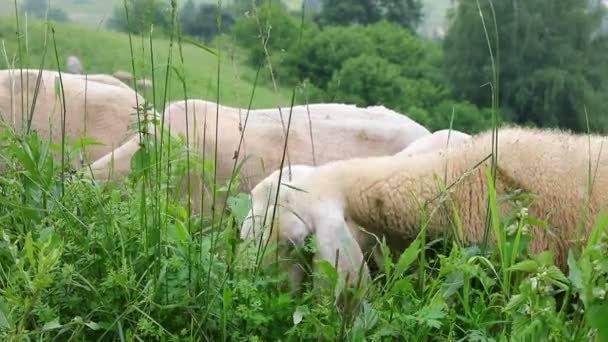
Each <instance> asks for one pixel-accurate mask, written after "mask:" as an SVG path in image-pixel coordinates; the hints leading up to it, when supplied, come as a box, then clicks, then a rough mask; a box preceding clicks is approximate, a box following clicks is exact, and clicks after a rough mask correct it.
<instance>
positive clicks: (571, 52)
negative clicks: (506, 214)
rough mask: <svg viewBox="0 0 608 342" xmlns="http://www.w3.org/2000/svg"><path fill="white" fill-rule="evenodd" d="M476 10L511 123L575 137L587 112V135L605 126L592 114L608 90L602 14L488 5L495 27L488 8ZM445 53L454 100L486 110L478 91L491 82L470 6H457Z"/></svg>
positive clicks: (572, 5) (561, 7) (559, 5)
mask: <svg viewBox="0 0 608 342" xmlns="http://www.w3.org/2000/svg"><path fill="white" fill-rule="evenodd" d="M480 4H481V12H482V13H483V15H484V20H485V26H486V27H487V28H488V30H489V32H488V33H489V38H490V46H492V48H493V50H494V54H495V56H496V57H497V62H498V63H497V65H498V67H499V68H498V71H499V80H500V83H499V100H500V103H501V105H502V106H506V107H508V108H509V109H510V110H512V111H513V112H514V113H515V118H514V119H515V120H516V121H517V122H520V123H524V122H532V123H534V124H536V125H539V126H560V127H566V128H570V129H574V130H579V131H580V130H585V129H586V120H585V108H586V109H587V110H588V111H589V113H590V114H591V116H592V119H594V121H593V123H594V125H593V127H592V129H600V128H602V127H599V126H600V125H603V123H602V122H603V121H604V119H603V118H602V117H598V116H597V115H598V114H599V112H600V110H601V109H602V104H605V103H606V99H605V98H606V90H607V89H608V88H607V80H608V60H607V59H606V58H605V56H606V55H608V40H607V37H606V35H605V34H603V33H601V32H600V27H601V26H600V25H601V20H602V13H603V11H602V10H601V9H600V8H599V7H593V6H589V5H588V3H587V2H586V1H570V0H553V1H544V0H528V1H516V0H511V1H494V2H493V6H494V11H495V17H496V22H495V21H494V18H493V16H492V15H491V13H492V12H491V8H490V7H489V5H488V4H487V2H480ZM495 26H496V27H497V28H498V41H496V37H495V34H494V27H495ZM497 43H498V46H499V50H498V51H499V53H497V51H496V50H495V49H494V48H495V46H496V44H497ZM444 52H445V66H446V74H447V77H448V78H449V80H450V83H451V84H452V87H453V90H454V92H455V94H456V95H457V96H458V97H459V98H461V99H465V100H469V101H471V102H472V103H474V104H476V105H478V106H480V107H481V106H488V105H490V103H491V90H490V88H489V87H483V85H484V84H487V83H488V82H490V81H491V80H492V70H491V61H490V56H489V53H488V42H487V40H486V36H485V34H484V29H483V26H482V22H481V20H480V17H479V9H478V8H477V2H476V1H473V0H463V1H460V2H459V5H458V7H457V8H456V11H455V15H454V17H453V21H452V24H451V27H450V29H449V31H448V35H447V36H446V39H445V42H444Z"/></svg>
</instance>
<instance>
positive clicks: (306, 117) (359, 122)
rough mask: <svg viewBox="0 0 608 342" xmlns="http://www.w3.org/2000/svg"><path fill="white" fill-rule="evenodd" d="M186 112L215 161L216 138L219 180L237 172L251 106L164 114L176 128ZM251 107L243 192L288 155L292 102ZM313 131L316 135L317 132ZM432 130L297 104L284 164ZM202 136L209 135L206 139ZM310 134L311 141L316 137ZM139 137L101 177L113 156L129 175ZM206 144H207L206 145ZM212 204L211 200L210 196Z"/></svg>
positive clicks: (191, 107)
mask: <svg viewBox="0 0 608 342" xmlns="http://www.w3.org/2000/svg"><path fill="white" fill-rule="evenodd" d="M218 110H219V122H218V136H217V137H216V134H215V126H216V113H217V111H218ZM186 111H187V113H188V125H189V137H190V144H191V145H192V146H193V151H197V154H198V156H201V155H202V154H203V153H204V154H205V158H206V159H212V158H213V153H214V151H215V150H214V149H215V144H216V142H217V150H218V155H217V167H216V169H217V182H218V183H219V184H225V183H226V182H227V181H228V180H229V178H230V175H231V172H232V168H233V165H234V155H235V153H236V151H237V149H238V145H239V141H240V138H241V131H240V129H239V128H240V127H244V125H245V119H246V116H247V111H246V110H243V109H239V108H232V107H227V106H221V105H220V106H219V108H218V106H217V105H216V104H215V103H213V102H209V101H203V100H188V107H187V110H186V105H185V102H184V101H179V102H175V103H173V104H171V105H170V106H169V107H168V108H167V109H166V110H165V118H166V120H167V122H168V123H169V124H170V125H171V131H172V132H173V133H178V134H185V133H186ZM281 112H282V115H283V120H281V116H280V112H279V110H278V109H259V110H253V111H250V114H249V118H248V119H247V126H246V129H245V134H244V140H243V145H242V147H241V151H240V154H239V162H240V161H242V160H243V159H244V158H245V157H246V156H249V155H251V158H249V159H248V160H247V161H246V163H245V165H244V167H243V168H242V169H241V173H240V176H239V177H240V190H241V191H249V190H251V189H252V188H253V186H254V185H255V184H257V183H259V182H260V181H261V180H262V179H264V177H266V176H267V175H268V174H270V173H271V172H272V171H274V170H276V169H278V168H279V167H280V164H281V158H282V155H283V146H284V141H285V135H284V132H285V130H284V127H285V129H286V127H287V123H288V119H289V113H290V109H289V108H281ZM311 130H312V134H311ZM426 135H430V132H429V131H428V130H427V129H426V128H424V127H422V126H421V125H419V124H417V123H415V122H414V121H412V120H411V119H409V118H407V117H406V116H404V115H401V114H399V113H396V112H393V111H390V110H388V109H386V108H384V107H380V106H377V107H370V110H369V111H368V110H367V109H366V108H357V107H355V106H349V105H340V104H315V105H309V106H308V108H307V106H296V107H294V108H293V110H292V121H291V126H290V131H289V144H288V150H287V155H286V161H285V165H289V163H291V164H306V165H322V164H324V163H327V162H330V161H334V160H341V159H348V158H353V157H368V156H377V155H390V154H394V153H397V152H399V151H401V150H402V149H403V148H405V147H406V146H407V145H409V144H410V143H411V142H412V141H414V140H415V139H417V138H419V137H422V136H426ZM203 136H204V137H205V141H203V139H202V138H203ZM311 136H312V143H311ZM137 141H138V138H137V137H134V138H132V139H131V140H130V141H128V142H127V144H126V145H125V146H123V147H121V148H120V150H117V151H114V154H113V156H112V155H111V154H108V155H106V156H104V157H103V158H102V159H100V160H98V161H97V162H96V163H94V164H93V165H92V168H93V171H94V173H95V175H96V177H101V178H104V177H107V174H108V169H109V165H110V161H111V159H112V157H113V158H114V170H115V171H116V172H115V176H117V177H124V176H125V175H126V174H127V173H128V171H129V169H130V166H129V165H130V161H131V157H132V156H133V154H134V153H135V151H136V150H137V148H138V146H137ZM203 146H205V148H204V149H203ZM199 182H200V179H199V178H198V177H196V178H195V179H193V180H192V185H193V187H194V188H193V189H195V193H194V199H195V203H194V208H195V209H198V208H199V205H200V194H198V193H197V192H196V191H197V189H199V188H200V186H199V184H200V183H199ZM207 203H209V201H207Z"/></svg>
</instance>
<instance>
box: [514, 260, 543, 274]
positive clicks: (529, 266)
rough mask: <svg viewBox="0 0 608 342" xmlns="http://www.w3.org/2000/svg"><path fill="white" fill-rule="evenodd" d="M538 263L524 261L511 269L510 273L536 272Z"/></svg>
mask: <svg viewBox="0 0 608 342" xmlns="http://www.w3.org/2000/svg"><path fill="white" fill-rule="evenodd" d="M538 266H539V265H538V262H537V261H536V260H524V261H520V262H518V263H517V264H515V265H513V266H511V267H509V270H510V271H522V272H536V271H537V270H538Z"/></svg>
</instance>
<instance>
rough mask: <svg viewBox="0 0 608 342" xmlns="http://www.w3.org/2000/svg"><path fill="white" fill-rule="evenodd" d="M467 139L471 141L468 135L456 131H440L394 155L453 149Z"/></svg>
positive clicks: (418, 140) (416, 141)
mask: <svg viewBox="0 0 608 342" xmlns="http://www.w3.org/2000/svg"><path fill="white" fill-rule="evenodd" d="M469 139H471V136H470V135H469V134H466V133H463V132H460V131H456V130H450V129H442V130H439V131H436V132H433V134H431V135H427V136H424V137H421V138H420V139H417V140H415V141H414V142H412V143H411V144H410V145H409V146H407V147H406V148H405V149H403V151H401V152H399V153H397V154H396V155H397V156H402V155H412V154H420V153H424V152H428V151H433V150H437V149H440V148H446V147H447V148H453V147H454V146H457V145H459V144H460V143H461V142H464V141H467V140H469Z"/></svg>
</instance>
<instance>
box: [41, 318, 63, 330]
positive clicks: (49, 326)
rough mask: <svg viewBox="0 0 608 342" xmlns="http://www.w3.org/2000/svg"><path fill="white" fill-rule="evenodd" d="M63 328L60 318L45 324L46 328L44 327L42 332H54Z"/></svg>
mask: <svg viewBox="0 0 608 342" xmlns="http://www.w3.org/2000/svg"><path fill="white" fill-rule="evenodd" d="M61 327H62V325H61V323H59V318H55V319H54V320H52V321H50V322H46V323H44V326H42V330H43V331H49V330H54V329H58V328H61Z"/></svg>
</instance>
